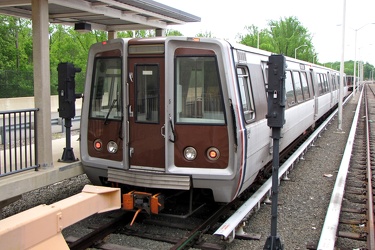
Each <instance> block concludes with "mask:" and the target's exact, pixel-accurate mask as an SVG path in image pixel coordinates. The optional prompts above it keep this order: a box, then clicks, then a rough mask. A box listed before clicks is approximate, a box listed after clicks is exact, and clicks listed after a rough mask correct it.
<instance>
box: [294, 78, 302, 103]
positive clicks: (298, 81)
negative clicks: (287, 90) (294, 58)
mask: <svg viewBox="0 0 375 250" xmlns="http://www.w3.org/2000/svg"><path fill="white" fill-rule="evenodd" d="M292 74H293V80H294V91H295V94H296V99H297V102H303V93H302V87H301V77H300V75H299V72H298V71H293V72H292Z"/></svg>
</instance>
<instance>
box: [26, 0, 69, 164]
mask: <svg viewBox="0 0 375 250" xmlns="http://www.w3.org/2000/svg"><path fill="white" fill-rule="evenodd" d="M31 4H32V23H33V26H32V28H33V61H34V103H35V108H39V111H37V112H36V117H37V126H36V132H37V136H38V148H37V149H36V150H37V154H38V164H40V166H41V167H42V168H48V167H53V159H52V132H51V99H50V96H51V91H50V88H51V87H50V65H49V63H50V62H49V40H48V34H49V31H48V25H49V17H48V0H32V2H31ZM62 150H63V149H61V152H62Z"/></svg>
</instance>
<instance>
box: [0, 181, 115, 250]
mask: <svg viewBox="0 0 375 250" xmlns="http://www.w3.org/2000/svg"><path fill="white" fill-rule="evenodd" d="M119 208H121V191H120V189H119V188H108V187H100V186H92V185H86V186H85V187H84V188H83V190H82V192H81V193H79V194H76V195H74V196H72V197H69V198H67V199H64V200H61V201H59V202H56V203H53V204H51V205H39V206H37V207H34V208H31V209H29V210H27V211H24V212H21V213H19V214H16V215H14V216H11V217H8V218H5V219H3V220H0V249H12V250H13V249H17V250H19V249H69V247H68V245H67V244H66V242H65V240H64V237H63V235H62V234H61V231H62V230H63V229H64V228H66V227H68V226H70V225H72V224H74V223H76V222H77V221H80V220H82V219H84V218H86V217H88V216H90V215H92V214H95V213H102V212H106V211H110V210H115V209H119Z"/></svg>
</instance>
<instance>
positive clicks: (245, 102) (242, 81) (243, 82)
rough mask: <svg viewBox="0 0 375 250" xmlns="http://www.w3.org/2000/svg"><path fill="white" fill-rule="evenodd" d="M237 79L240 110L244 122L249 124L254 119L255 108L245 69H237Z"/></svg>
mask: <svg viewBox="0 0 375 250" xmlns="http://www.w3.org/2000/svg"><path fill="white" fill-rule="evenodd" d="M237 78H238V85H239V89H240V94H241V102H242V110H243V113H244V116H245V119H246V122H250V121H252V120H254V118H255V108H254V101H253V95H252V90H251V86H250V78H249V74H248V73H247V70H246V68H245V67H238V68H237Z"/></svg>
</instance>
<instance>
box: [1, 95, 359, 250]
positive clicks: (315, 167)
mask: <svg viewBox="0 0 375 250" xmlns="http://www.w3.org/2000/svg"><path fill="white" fill-rule="evenodd" d="M358 96H359V94H357V97H356V98H352V100H350V101H349V102H348V104H347V105H346V106H345V107H344V108H343V120H342V131H338V129H337V127H338V124H337V123H338V119H337V116H336V117H335V119H334V120H333V121H332V123H331V124H330V125H329V126H328V127H327V130H326V131H324V132H323V133H322V136H321V138H319V139H318V140H317V141H316V142H315V143H314V146H313V147H311V148H310V149H309V150H308V152H307V153H306V154H305V157H304V160H301V161H299V163H298V164H296V165H295V166H294V169H293V170H292V171H291V173H290V174H289V175H288V177H289V179H290V180H288V181H281V184H280V186H279V206H278V224H277V233H278V236H279V237H280V239H281V242H282V243H283V245H284V249H306V246H307V245H308V244H309V245H311V244H313V245H314V244H315V245H317V244H318V241H319V237H320V232H321V229H322V226H323V222H324V219H325V215H326V210H327V207H328V204H329V201H330V198H331V192H332V189H333V186H334V183H335V180H336V175H337V172H338V168H339V166H340V163H341V157H342V154H343V152H344V149H345V144H346V140H347V137H348V134H349V130H350V127H351V124H352V120H353V117H354V112H355V109H356V106H357V101H358ZM89 183H90V182H89V180H88V179H87V177H86V175H81V176H78V177H75V178H72V179H69V180H65V181H62V182H60V183H56V184H54V185H51V186H48V187H45V188H41V189H38V190H35V191H32V192H29V193H27V194H25V195H23V197H22V199H20V200H18V201H17V202H15V203H12V204H11V205H9V206H7V207H5V208H4V209H3V211H2V216H3V218H5V217H8V216H11V215H13V214H16V213H18V212H20V211H23V210H25V209H29V208H31V207H34V206H36V205H39V204H51V203H53V202H56V201H58V200H60V199H63V198H66V197H69V196H71V195H73V194H76V193H79V192H81V190H82V188H83V186H84V185H86V184H89ZM90 218H91V217H90ZM90 218H89V220H90ZM159 230H162V229H160V228H159ZM244 230H245V231H246V232H248V233H255V234H260V235H261V238H260V240H237V239H235V240H234V241H233V242H231V243H225V245H226V249H233V250H242V249H244V250H245V249H246V250H248V249H256V250H257V249H263V248H264V245H265V242H266V239H267V237H268V236H270V232H271V205H268V204H261V207H260V209H259V210H258V211H257V212H256V213H254V214H253V215H252V216H251V217H250V218H249V220H248V221H247V223H246V226H245V228H244ZM84 231H85V229H84V228H80V226H79V225H77V227H69V228H68V230H66V231H65V232H64V231H63V233H64V235H65V236H66V235H69V234H73V235H74V234H76V235H75V236H80V234H81V233H84ZM158 233H161V232H160V231H159V232H158ZM204 239H205V240H207V241H208V242H216V243H219V242H220V241H221V240H220V239H219V238H218V237H217V236H212V235H205V236H204ZM106 241H107V242H108V243H113V244H119V245H125V246H128V247H129V249H135V248H136V249H151V250H152V249H158V250H160V249H169V248H170V247H171V245H170V244H166V243H161V242H156V241H148V240H144V239H139V238H135V237H127V236H124V235H119V234H115V235H111V236H109V237H108V238H107V239H106Z"/></svg>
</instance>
